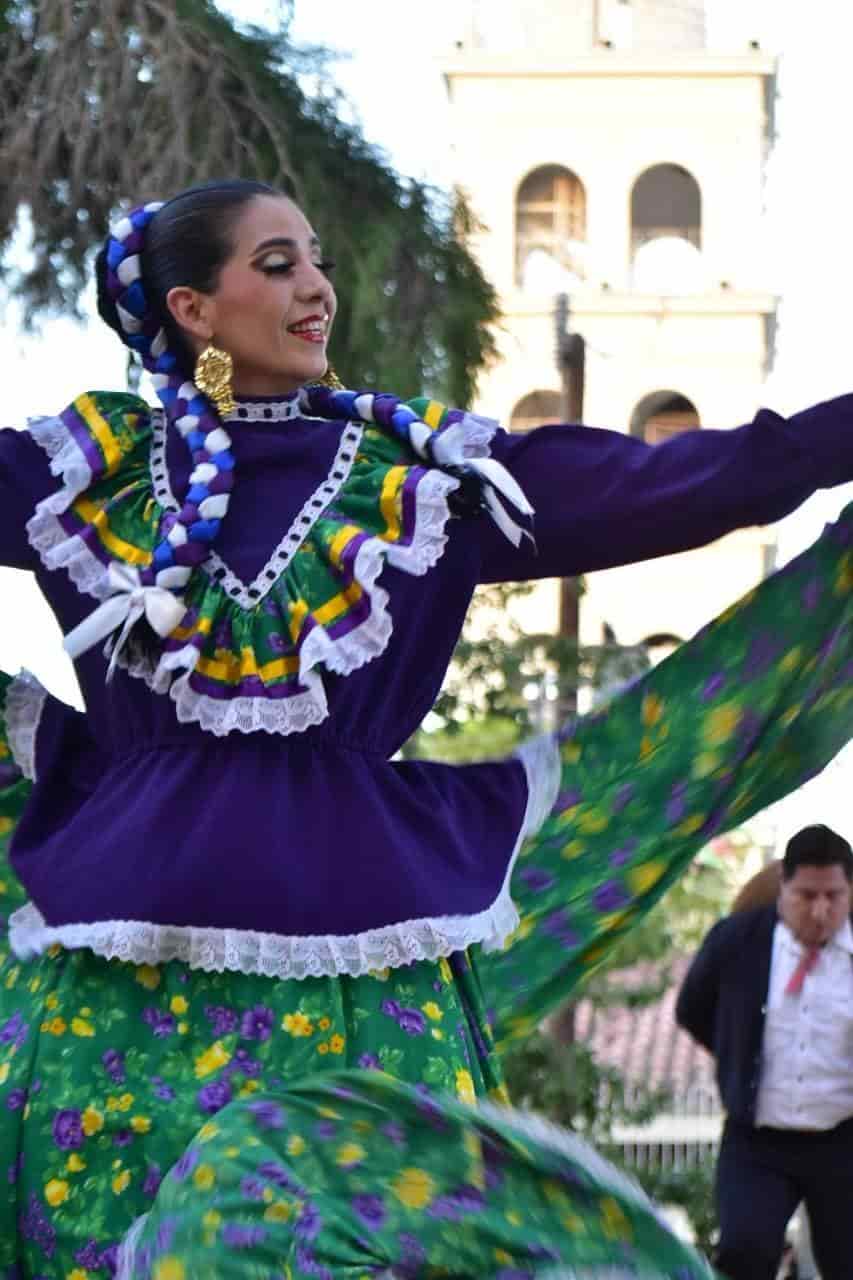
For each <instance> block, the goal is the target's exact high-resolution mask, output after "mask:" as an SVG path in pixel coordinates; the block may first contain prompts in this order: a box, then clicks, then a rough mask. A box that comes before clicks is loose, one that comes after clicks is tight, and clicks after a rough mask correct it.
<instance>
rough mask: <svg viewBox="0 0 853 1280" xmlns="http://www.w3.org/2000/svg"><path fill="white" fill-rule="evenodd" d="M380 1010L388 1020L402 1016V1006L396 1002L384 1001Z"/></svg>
mask: <svg viewBox="0 0 853 1280" xmlns="http://www.w3.org/2000/svg"><path fill="white" fill-rule="evenodd" d="M380 1008H381V1009H382V1012H383V1013H384V1014H385V1015H386V1017H388V1018H397V1017H399V1016H400V1006H399V1005H398V1004H397V1001H396V1000H383V1001H382V1004H381V1006H380Z"/></svg>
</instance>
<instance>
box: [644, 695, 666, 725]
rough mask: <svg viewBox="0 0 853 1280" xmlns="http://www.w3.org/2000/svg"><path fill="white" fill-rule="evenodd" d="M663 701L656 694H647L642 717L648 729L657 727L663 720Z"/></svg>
mask: <svg viewBox="0 0 853 1280" xmlns="http://www.w3.org/2000/svg"><path fill="white" fill-rule="evenodd" d="M663 708H664V703H663V699H662V698H659V697H658V695H657V694H656V693H647V694H646V696H645V697H644V698H643V709H642V717H643V724H644V725H646V727H647V728H649V729H650V728H651V727H652V726H653V725H656V724H658V723H659V722H660V720H661V719H662V718H663Z"/></svg>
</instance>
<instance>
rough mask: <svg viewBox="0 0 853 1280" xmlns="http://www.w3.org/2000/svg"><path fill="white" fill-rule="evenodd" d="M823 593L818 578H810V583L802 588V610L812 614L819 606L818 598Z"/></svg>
mask: <svg viewBox="0 0 853 1280" xmlns="http://www.w3.org/2000/svg"><path fill="white" fill-rule="evenodd" d="M822 591H823V587H822V585H821V581H820V578H812V580H811V582H807V583H806V585H805V587H803V594H802V597H801V599H802V602H803V608H804V609H805V610H806V612H807V613H814V611H815V609H816V608H817V607H818V605H819V604H820V597H821V594H822Z"/></svg>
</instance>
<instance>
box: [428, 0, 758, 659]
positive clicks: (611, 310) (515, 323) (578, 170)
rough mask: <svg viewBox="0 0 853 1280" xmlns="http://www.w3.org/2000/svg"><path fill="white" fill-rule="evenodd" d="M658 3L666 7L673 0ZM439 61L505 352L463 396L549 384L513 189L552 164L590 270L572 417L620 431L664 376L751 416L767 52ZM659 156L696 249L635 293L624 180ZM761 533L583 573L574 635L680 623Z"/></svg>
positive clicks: (706, 611) (536, 614)
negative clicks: (576, 216) (669, 168)
mask: <svg viewBox="0 0 853 1280" xmlns="http://www.w3.org/2000/svg"><path fill="white" fill-rule="evenodd" d="M646 7H647V8H650V7H653V6H651V5H647V6H646ZM521 8H522V9H524V6H523V5H522V6H521ZM658 8H659V10H660V12H661V15H662V17H667V16H668V17H669V18H672V17H673V13H674V10H675V9H677V8H678V6H677V5H676V6H669V7H667V6H662V7H661V6H658ZM663 8H668V12H667V14H663ZM682 8H683V9H684V10H685V14H684V16H685V20H687V19H691V20H692V19H693V18H695V17H696V13H695V12H694V11H693V10H695V9H696V6H693V7H692V8H691V6H689V5H688V6H682ZM688 9H689V10H690V13H687V10H688ZM688 28H689V22H687V25H686V26H685V27H684V30H685V31H687V30H688ZM445 71H446V76H447V81H448V88H449V93H450V97H451V101H452V104H453V118H454V134H455V163H456V174H457V177H458V180H459V182H460V184H461V185H462V186H464V188H465V189H466V191H467V192H468V194H469V197H470V199H471V201H472V204H473V206H474V209H475V211H476V212H477V214H478V215H479V217H480V218H481V219H482V221H483V223H484V225H485V228H486V230H485V231H484V233H483V234H482V236H481V237H480V238H479V239H478V242H477V246H476V247H477V252H478V254H479V257H480V259H481V261H482V264H483V267H484V269H485V271H486V273H487V274H488V275H489V277H490V278H491V279H492V280H493V281H494V282H495V284H496V285H497V287H498V289H499V290H500V293H501V298H502V303H503V308H504V314H505V320H504V324H503V326H502V329H501V332H500V334H499V346H500V351H501V359H500V361H499V363H498V364H497V365H496V366H495V367H494V368H493V369H492V370H490V371H489V373H488V374H487V375H486V376H485V377H484V378H483V379H482V381H481V385H480V387H479V394H478V402H477V406H476V407H477V409H478V410H479V411H481V412H484V413H488V414H490V415H492V416H495V417H498V418H500V419H501V420H503V421H504V422H508V421H509V418H510V416H511V414H512V410H513V408H514V406H515V405H516V404H517V403H518V401H519V400H521V398H522V397H523V396H525V395H526V394H528V393H529V392H531V391H536V390H557V389H558V379H557V374H556V370H555V366H554V325H553V318H552V317H553V296H552V295H551V294H550V293H548V292H543V293H539V294H538V295H537V294H532V293H531V292H529V291H525V290H523V289H522V288H520V287H518V286H517V284H516V271H515V204H516V192H517V190H518V186H519V184H520V183H521V182H522V180H523V179H524V178H525V176H526V175H527V174H529V173H530V172H531V171H532V170H533V169H535V168H537V167H538V166H540V165H550V164H559V165H563V166H565V167H567V168H569V169H570V170H572V171H573V172H574V173H575V174H576V175H577V176H578V177H579V178H580V179H581V181H582V182H583V184H584V187H585V190H586V198H587V207H586V217H587V249H586V251H585V264H586V278H585V280H584V281H583V283H582V284H576V285H575V286H574V287H573V288H572V311H573V325H574V327H575V328H576V329H577V330H578V331H579V332H581V333H583V335H584V337H585V338H586V340H587V382H586V403H585V420H586V421H587V422H589V423H592V424H594V425H596V426H608V427H613V428H616V429H619V430H627V429H628V427H629V423H630V420H631V416H632V413H633V411H634V409H635V407H636V406H637V404H638V403H639V402H640V401H641V400H642V399H643V398H644V397H645V396H647V395H649V394H650V393H652V392H655V391H660V390H670V391H674V392H677V393H679V394H680V395H683V396H685V397H687V399H689V400H690V401H692V403H693V404H694V405H695V407H696V409H697V411H698V413H699V416H700V420H701V422H702V424H703V426H705V427H710V426H713V427H721V428H728V427H732V426H736V425H738V424H740V423H741V422H744V421H747V420H749V419H750V418H751V417H752V415H753V414H754V412H755V411H756V409H757V408H758V407H759V405H760V402H761V388H762V385H763V381H764V377H765V363H766V359H767V331H768V321H769V318H770V317H771V316H772V315H773V312H774V307H775V300H774V299H773V298H772V297H771V296H770V295H768V294H767V293H766V292H765V291H764V290H763V288H762V286H763V281H762V278H761V272H760V269H759V267H758V265H757V263H758V261H759V258H760V254H759V252H758V250H759V247H760V219H761V213H762V203H763V170H764V161H765V155H766V149H767V136H766V124H767V122H766V108H765V101H766V94H767V85H768V78H769V77H770V76H771V75H772V72H773V64H772V62H771V61H770V60H768V59H767V58H766V57H765V56H764V55H762V54H757V53H756V54H752V53H751V54H747V55H742V56H737V57H721V56H719V55H710V54H706V53H704V52H697V51H695V47H694V51H692V52H686V53H673V52H671V51H669V52H665V53H661V52H657V51H654V50H653V51H648V50H646V49H637V48H634V49H633V50H625V49H612V50H600V51H590V52H588V53H586V54H584V55H579V56H574V57H570V58H568V57H566V56H565V55H560V56H557V54H556V52H555V50H554V49H553V48H552V47H546V48H543V49H540V50H539V51H538V53H537V54H536V56H532V55H531V52H530V50H529V49H527V50H522V51H520V52H519V51H516V52H514V53H509V52H503V53H502V52H483V51H482V50H480V51H476V50H475V51H473V52H468V51H465V50H463V51H461V52H459V53H457V54H456V55H455V56H454V58H453V59H452V60H450V61H449V62H448V63H447V65H446V67H445ZM658 164H673V165H678V166H681V167H682V168H684V169H686V170H688V172H689V173H691V174H692V175H693V177H694V178H695V179H696V181H697V182H698V184H699V187H700V190H701V194H702V228H701V230H702V243H701V250H700V252H699V258H698V261H695V262H694V263H693V264H692V265H691V270H690V273H689V275H690V278H689V280H688V279H687V277H686V276H685V284H684V288H683V290H682V289H681V288H680V277H678V282H679V283H677V284H676V286H675V288H673V287H672V281H671V280H670V281H669V282H668V283H667V284H666V285H665V286H664V285H662V286H661V289H660V292H647V291H646V292H639V291H638V290H637V288H636V287H635V281H634V274H633V270H632V261H631V190H632V187H633V184H634V182H635V181H636V179H637V177H638V176H639V175H640V174H641V173H643V172H644V171H645V170H646V169H648V168H649V167H651V166H653V165H658ZM566 501H567V502H570V501H571V481H570V477H567V485H566ZM767 543H768V534H767V533H766V532H764V531H755V530H753V531H746V532H742V533H738V534H735V535H732V536H731V537H729V538H726V539H724V540H723V541H721V542H720V543H718V544H717V545H716V546H714V547H712V548H708V549H705V550H702V551H698V552H692V553H690V554H689V555H682V556H674V557H669V558H667V559H664V560H659V561H657V562H655V563H653V564H649V565H644V566H640V567H632V568H630V569H627V570H620V569H616V570H611V571H607V572H605V573H598V574H594V575H591V577H590V580H589V591H588V594H587V596H586V597H585V599H584V603H583V607H582V612H581V628H582V639H584V640H585V641H587V642H591V643H593V642H597V641H598V640H599V639H600V635H601V624H602V622H603V621H604V620H606V621H607V622H609V623H610V625H611V626H612V627H614V629H615V631H616V633H617V636H618V637H619V639H620V640H621V641H623V642H636V641H638V640H640V639H642V638H643V637H644V636H646V635H649V634H652V633H655V632H664V631H668V632H673V633H675V634H677V635H680V636H685V637H686V636H688V635H690V634H692V633H693V632H694V631H695V630H696V629H697V628H698V627H699V626H701V625H702V624H703V623H704V622H706V621H707V620H708V619H709V618H710V617H711V616H713V614H714V613H716V612H719V611H720V610H721V609H722V608H724V607H725V605H726V604H728V603H729V602H730V601H731V600H732V599H734V598H735V597H736V596H737V595H739V594H741V593H742V592H744V591H746V590H748V589H749V588H750V587H751V586H753V585H754V583H755V582H756V581H757V580H758V579H759V578H760V577H761V575H762V573H763V571H764V568H765V564H766V559H767V552H766V545H767ZM525 608H526V610H527V613H528V615H529V618H530V625H531V627H540V626H542V625H548V624H550V625H553V624H554V623H555V622H556V589H555V587H554V586H553V585H545V586H543V587H542V589H541V590H540V591H539V592H537V593H536V596H535V597H534V599H533V600H532V601H530V602H528V603H527V604H526V606H525Z"/></svg>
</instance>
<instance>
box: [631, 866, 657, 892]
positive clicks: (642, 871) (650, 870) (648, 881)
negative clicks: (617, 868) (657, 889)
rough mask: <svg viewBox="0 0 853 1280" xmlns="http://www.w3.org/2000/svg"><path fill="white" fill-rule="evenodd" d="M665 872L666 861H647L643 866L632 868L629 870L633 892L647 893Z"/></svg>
mask: <svg viewBox="0 0 853 1280" xmlns="http://www.w3.org/2000/svg"><path fill="white" fill-rule="evenodd" d="M665 872H666V863H665V862H646V863H643V865H642V866H639V867H634V868H632V870H630V871H629V872H628V884H629V885H630V886H631V892H632V893H634V894H641V893H645V892H646V890H647V889H651V887H652V885H655V884H657V882H658V880H660V878H661V876H662V875H664V873H665Z"/></svg>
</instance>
